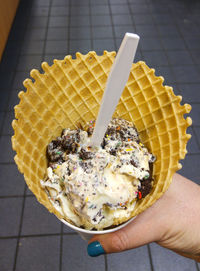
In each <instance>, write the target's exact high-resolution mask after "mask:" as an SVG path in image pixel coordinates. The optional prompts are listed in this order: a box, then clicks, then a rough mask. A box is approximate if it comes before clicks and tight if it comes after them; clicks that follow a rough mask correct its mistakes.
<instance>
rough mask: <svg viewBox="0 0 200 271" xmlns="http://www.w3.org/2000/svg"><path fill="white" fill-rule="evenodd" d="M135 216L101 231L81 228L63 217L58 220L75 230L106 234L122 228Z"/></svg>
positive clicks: (92, 233)
mask: <svg viewBox="0 0 200 271" xmlns="http://www.w3.org/2000/svg"><path fill="white" fill-rule="evenodd" d="M136 217H137V216H134V217H132V218H130V219H129V220H128V221H126V222H124V223H123V224H120V225H119V226H116V227H115V228H112V229H108V230H102V231H94V230H85V229H82V228H79V227H77V226H74V225H72V224H70V223H69V222H67V221H66V220H64V219H60V221H62V222H63V223H64V224H65V225H67V226H68V227H70V228H72V229H73V230H75V231H78V232H82V233H86V234H91V235H95V234H106V233H110V232H114V231H117V230H119V229H121V228H124V227H125V226H126V225H128V224H129V223H130V222H131V221H133V220H134V219H135V218H136Z"/></svg>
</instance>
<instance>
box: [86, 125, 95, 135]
mask: <svg viewBox="0 0 200 271" xmlns="http://www.w3.org/2000/svg"><path fill="white" fill-rule="evenodd" d="M93 130H94V128H93V127H88V128H87V133H88V136H91V135H92V133H93Z"/></svg>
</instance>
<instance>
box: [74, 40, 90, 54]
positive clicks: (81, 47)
mask: <svg viewBox="0 0 200 271" xmlns="http://www.w3.org/2000/svg"><path fill="white" fill-rule="evenodd" d="M91 49H92V48H91V41H90V40H70V43H69V53H70V54H74V53H76V52H80V53H82V54H86V53H88V52H89V51H91Z"/></svg>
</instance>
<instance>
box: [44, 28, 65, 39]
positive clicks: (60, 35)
mask: <svg viewBox="0 0 200 271" xmlns="http://www.w3.org/2000/svg"><path fill="white" fill-rule="evenodd" d="M67 38H68V30H67V28H66V27H59V28H58V27H50V28H48V31H47V40H59V41H60V40H67Z"/></svg>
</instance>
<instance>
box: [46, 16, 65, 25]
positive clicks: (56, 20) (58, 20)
mask: <svg viewBox="0 0 200 271" xmlns="http://www.w3.org/2000/svg"><path fill="white" fill-rule="evenodd" d="M68 21H69V19H68V18H67V17H65V16H59V17H58V16H57V17H50V18H49V27H67V26H68Z"/></svg>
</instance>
